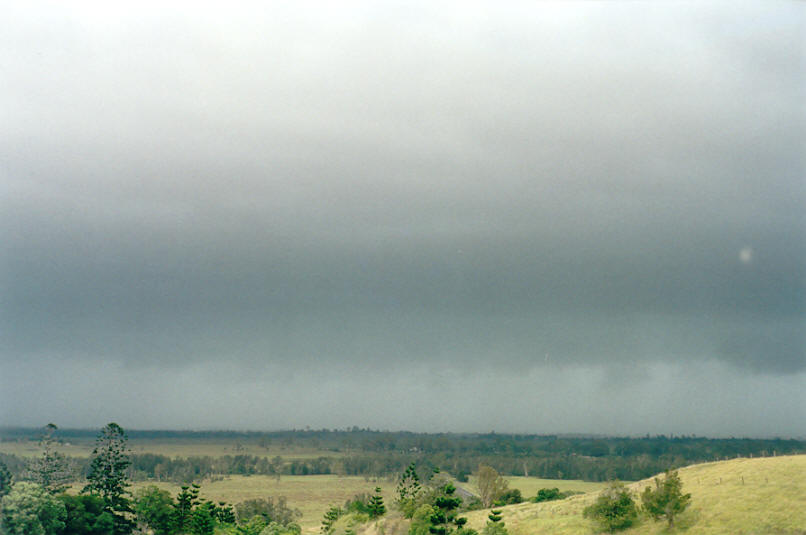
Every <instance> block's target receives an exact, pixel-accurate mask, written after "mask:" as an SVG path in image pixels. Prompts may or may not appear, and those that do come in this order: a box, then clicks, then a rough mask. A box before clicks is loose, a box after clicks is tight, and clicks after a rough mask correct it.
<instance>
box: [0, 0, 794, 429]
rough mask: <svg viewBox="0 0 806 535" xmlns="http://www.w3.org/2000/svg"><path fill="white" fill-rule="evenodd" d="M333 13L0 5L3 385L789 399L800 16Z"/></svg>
mask: <svg viewBox="0 0 806 535" xmlns="http://www.w3.org/2000/svg"><path fill="white" fill-rule="evenodd" d="M318 7H319V9H318V10H315V11H314V12H309V11H303V10H296V9H294V8H290V7H289V8H282V7H278V6H272V7H270V8H263V9H258V8H256V7H254V6H249V7H247V6H241V7H240V8H237V9H233V10H231V11H221V10H217V9H214V8H212V7H209V6H208V7H207V8H205V9H200V10H198V11H197V10H188V11H193V13H192V14H188V13H185V12H181V11H184V10H179V11H176V12H171V11H170V10H168V11H161V12H158V11H156V10H155V9H151V8H140V9H139V11H138V10H134V11H124V10H121V11H115V8H111V7H108V6H103V7H102V6H92V7H88V8H82V7H77V8H74V9H72V10H69V9H67V8H63V7H59V6H56V7H54V6H50V7H49V8H48V9H42V10H39V11H37V10H35V9H29V8H23V9H19V10H17V11H14V10H13V9H12V8H8V9H7V13H6V14H7V16H6V17H3V20H4V21H5V22H4V23H2V30H3V31H2V32H0V35H2V37H0V67H2V70H3V72H4V73H6V74H5V75H4V76H5V82H4V84H3V86H2V88H1V89H0V91H2V93H0V99H2V103H3V108H4V111H3V116H4V128H3V132H2V134H0V156H2V168H0V172H2V197H3V201H2V208H3V209H2V215H0V225H2V229H3V230H2V236H3V242H4V259H3V269H2V273H0V283H2V288H3V298H2V299H3V301H2V332H3V339H2V346H0V359H2V363H3V366H4V367H12V366H15V365H16V363H19V362H20V361H22V360H25V361H28V362H40V363H41V366H42V367H44V366H46V365H48V363H50V364H53V362H54V360H53V359H55V362H58V363H63V366H65V368H67V367H71V366H72V369H74V370H77V369H80V367H81V366H84V365H86V363H87V362H97V361H99V360H104V361H106V362H107V364H106V366H111V368H109V370H113V369H114V366H115V365H117V364H120V365H122V366H124V367H125V369H127V370H130V372H131V373H147V370H148V369H151V368H154V367H157V366H158V367H160V368H163V369H169V370H173V371H172V372H170V373H174V374H187V373H191V371H189V370H196V369H197V367H198V366H202V367H204V366H208V365H212V364H211V363H215V362H221V361H226V362H228V363H229V365H230V366H231V367H232V368H234V369H241V370H247V371H245V372H244V374H245V376H246V377H263V380H265V381H270V379H269V377H270V376H271V374H270V373H269V372H267V371H266V370H267V369H271V370H275V371H276V370H279V369H282V370H284V371H283V372H282V373H293V372H290V371H288V370H292V369H299V370H307V371H308V372H309V373H312V372H310V370H314V369H317V368H318V367H321V366H324V367H326V368H329V369H333V370H337V371H338V374H337V376H338V377H348V376H351V375H352V374H353V373H354V371H353V370H355V369H363V370H369V371H373V370H374V371H375V372H377V373H386V371H388V370H395V373H399V374H401V376H403V377H409V378H410V380H411V381H412V382H416V381H418V380H419V379H416V378H415V375H416V373H415V371H411V370H409V371H407V366H410V367H411V369H412V370H415V369H419V368H418V367H419V366H435V367H445V369H449V370H452V373H457V372H458V371H460V370H463V371H464V372H465V373H470V372H469V371H468V370H470V371H472V370H475V371H474V372H472V373H474V374H475V375H472V377H470V379H469V381H470V382H474V381H476V380H477V379H478V378H479V377H482V376H483V375H484V374H486V373H487V370H489V366H490V365H491V363H494V364H496V365H499V366H498V368H499V372H500V373H504V372H505V371H507V370H508V371H509V372H511V373H512V374H524V373H532V372H531V371H530V370H535V369H538V370H540V369H542V370H550V369H567V370H569V371H568V373H569V374H571V375H568V376H567V377H565V379H562V380H560V379H558V380H557V381H556V384H560V383H563V381H566V382H567V384H572V383H574V382H575V381H576V382H585V381H587V380H588V379H586V378H589V377H592V375H591V374H594V373H599V371H601V370H610V372H607V373H610V378H611V379H614V380H615V377H616V376H622V375H624V374H625V373H626V372H625V370H627V369H640V368H641V366H648V367H651V368H652V369H653V370H657V369H660V368H657V367H658V366H670V365H679V364H680V363H682V365H684V366H689V365H691V363H692V362H695V361H707V362H712V363H713V366H716V367H717V368H718V369H720V370H723V368H722V367H726V368H724V369H731V370H734V372H735V373H739V374H740V375H742V374H744V375H748V374H761V375H764V376H766V375H769V376H772V377H783V378H782V379H781V380H791V381H795V382H797V381H801V380H802V377H803V373H804V370H805V369H806V335H805V334H804V333H806V329H804V320H806V283H805V282H804V281H805V280H806V279H805V274H806V215H804V214H806V212H804V210H803V206H804V205H806V186H805V185H804V179H803V176H804V170H806V169H805V167H806V166H804V152H803V150H802V140H803V139H804V134H806V119H805V118H804V111H803V106H802V102H803V101H804V97H806V90H805V88H806V85H805V81H804V70H803V60H804V57H803V50H804V48H803V44H804V43H803V38H802V35H803V34H804V32H803V30H804V10H803V8H802V6H799V5H797V4H785V3H782V4H758V5H755V6H745V7H742V8H736V6H731V7H730V8H728V7H727V5H724V6H723V5H716V4H715V5H710V6H705V7H696V8H695V7H694V6H688V7H681V6H642V8H641V9H637V8H636V7H635V6H634V5H633V4H630V3H624V4H604V5H598V4H581V5H573V6H571V7H564V6H557V5H545V6H541V7H538V8H535V7H531V6H518V5H511V6H508V7H503V8H491V7H487V6H484V5H471V6H469V7H468V6H467V5H465V4H462V6H461V9H460V7H459V6H458V5H457V6H453V7H452V8H447V7H442V8H434V7H426V6H419V7H415V8H412V9H407V10H406V12H405V13H401V12H398V11H397V10H394V9H392V8H391V7H386V8H382V7H373V6H370V5H356V6H353V9H351V10H342V9H339V10H331V9H330V8H328V7H327V6H326V5H322V6H318ZM757 21H763V22H757ZM71 363H72V364H71ZM79 363H82V364H79ZM500 364H503V369H502V368H501V366H500ZM705 366H706V368H704V369H707V370H711V371H710V372H709V373H711V372H713V370H715V369H717V368H708V367H707V366H708V365H705ZM26 369H27V368H26ZM104 369H106V368H104ZM135 370H139V371H136V372H135ZM143 370H145V371H143ZM579 370H599V371H595V372H594V371H589V372H584V373H582V372H578V371H579ZM369 371H368V372H367V373H370V372H369ZM734 372H731V373H734ZM31 373H32V374H33V373H34V371H33V368H32V369H31ZM109 373H110V374H113V373H114V372H113V371H109ZM192 373H195V372H192ZM200 373H201V372H200ZM417 373H419V372H417ZM546 373H548V371H547V372H546ZM653 373H654V372H653ZM713 373H716V372H713ZM407 374H408V375H407ZM580 374H581V375H580ZM586 374H587V375H586ZM202 375H204V374H202ZM787 376H788V377H789V379H787ZM236 377H237V378H238V380H237V381H236V380H235V379H233V381H234V382H235V383H239V381H242V380H244V376H241V375H240V374H238V373H236ZM572 377H573V380H572ZM641 377H642V375H641V374H640V373H639V374H638V375H636V376H635V381H636V383H640V384H643V385H644V386H642V387H640V388H648V387H647V385H650V384H653V383H652V381H654V380H656V379H652V378H653V377H656V375H652V374H651V373H649V372H647V374H646V375H645V378H644V379H641ZM76 380H78V379H76ZM748 380H749V379H748ZM758 380H759V381H762V380H763V381H768V382H767V383H765V384H766V385H768V386H769V385H771V384H772V383H771V382H770V381H774V379H770V378H767V379H763V378H762V379H758ZM401 381H402V383H401V384H406V381H405V380H403V379H401ZM801 382H802V381H801ZM266 384H269V383H266ZM563 384H565V383H563ZM255 388H257V387H255ZM401 388H402V387H401ZM635 388H636V389H639V387H638V386H636V387H635ZM726 388H727V387H726ZM769 388H773V387H769ZM785 390H786V388H782V389H781V391H785ZM634 395H635V396H638V395H639V393H638V390H636V391H635V392H634ZM313 406H314V405H313V404H312V405H311V407H313ZM683 413H685V410H683V409H681V412H680V414H683ZM84 414H86V413H84ZM789 414H791V411H790V413H789ZM636 418H638V417H637V416H636ZM144 421H145V420H144ZM591 421H593V420H590V419H588V420H585V419H582V420H580V424H579V425H580V426H584V425H586V424H585V422H591ZM681 421H683V420H682V419H681ZM400 422H401V423H400V424H399V425H400V426H403V427H405V426H407V425H409V424H406V423H405V418H402V417H401V418H400ZM348 423H349V422H348ZM144 425H145V424H144ZM165 425H176V424H170V423H166V424H165ZM200 425H215V424H213V423H210V422H207V423H202V424H200ZM252 425H259V424H257V423H255V424H252ZM289 425H291V424H289ZM323 425H327V424H323ZM345 425H346V424H345ZM429 425H432V424H429ZM433 425H435V426H436V425H437V424H436V423H433ZM463 425H464V424H463ZM467 425H468V426H470V423H469V422H468V423H467ZM513 428H517V426H516V425H513ZM633 428H635V429H639V431H640V426H639V425H638V424H634V425H633ZM759 429H760V428H759ZM759 432H761V431H759ZM764 432H766V431H764Z"/></svg>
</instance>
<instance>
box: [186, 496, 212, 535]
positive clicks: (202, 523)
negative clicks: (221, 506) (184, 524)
mask: <svg viewBox="0 0 806 535" xmlns="http://www.w3.org/2000/svg"><path fill="white" fill-rule="evenodd" d="M214 509H215V505H214V504H213V503H212V502H209V501H208V502H204V503H203V504H201V505H199V506H198V507H196V509H194V511H193V514H192V516H191V521H190V532H191V533H192V534H193V535H213V532H214V531H215V514H214Z"/></svg>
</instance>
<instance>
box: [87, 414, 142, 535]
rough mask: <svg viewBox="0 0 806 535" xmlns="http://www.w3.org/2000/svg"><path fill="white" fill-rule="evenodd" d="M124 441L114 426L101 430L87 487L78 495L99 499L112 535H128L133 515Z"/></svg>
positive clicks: (128, 461)
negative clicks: (112, 523) (110, 521)
mask: <svg viewBox="0 0 806 535" xmlns="http://www.w3.org/2000/svg"><path fill="white" fill-rule="evenodd" d="M126 441H127V438H126V432H125V431H124V430H123V428H122V427H120V426H119V425H118V424H116V423H114V422H112V423H109V424H107V426H106V427H104V428H103V429H102V430H101V432H100V434H99V435H98V438H97V439H96V440H95V448H94V449H93V450H92V461H91V462H90V473H89V475H87V481H88V483H87V485H86V486H85V487H84V489H83V490H82V491H81V492H83V493H90V494H93V495H97V496H100V497H101V499H103V501H104V507H105V509H106V511H108V512H109V513H111V514H112V517H113V518H114V520H115V534H116V535H121V534H126V533H131V531H132V528H133V525H134V522H132V520H131V519H130V518H129V516H128V514H130V513H132V512H133V511H132V507H131V503H130V501H129V498H128V494H129V493H128V491H127V490H126V489H127V487H129V481H128V476H127V475H126V469H127V468H128V467H129V465H130V464H131V461H130V460H129V453H128V448H127V446H126Z"/></svg>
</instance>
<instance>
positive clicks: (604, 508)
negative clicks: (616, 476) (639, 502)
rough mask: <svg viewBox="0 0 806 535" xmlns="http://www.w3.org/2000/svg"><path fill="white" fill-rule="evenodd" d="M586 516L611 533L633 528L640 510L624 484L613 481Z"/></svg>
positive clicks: (585, 512) (588, 509) (587, 508)
mask: <svg viewBox="0 0 806 535" xmlns="http://www.w3.org/2000/svg"><path fill="white" fill-rule="evenodd" d="M584 515H585V517H587V518H591V519H593V520H594V521H595V522H596V523H597V524H599V527H601V528H602V529H603V530H605V531H609V532H611V533H613V532H615V531H618V530H621V529H626V528H628V527H630V526H632V525H633V524H634V523H635V521H636V519H637V518H638V508H637V507H636V505H635V501H634V500H633V498H632V494H631V493H630V491H629V490H628V489H627V487H625V486H624V484H623V483H620V482H618V481H613V482H611V483H610V485H609V486H608V487H607V488H606V489H605V490H603V491H602V493H601V494H599V497H598V498H597V499H596V502H594V503H593V505H590V506H588V507H586V508H585V511H584Z"/></svg>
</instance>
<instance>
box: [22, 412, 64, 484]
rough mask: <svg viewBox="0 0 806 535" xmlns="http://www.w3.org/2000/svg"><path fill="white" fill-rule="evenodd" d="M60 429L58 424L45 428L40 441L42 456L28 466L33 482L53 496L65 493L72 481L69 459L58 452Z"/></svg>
mask: <svg viewBox="0 0 806 535" xmlns="http://www.w3.org/2000/svg"><path fill="white" fill-rule="evenodd" d="M58 429H59V428H58V427H56V424H52V423H50V424H48V425H46V426H45V428H44V430H43V433H42V436H41V437H40V439H39V447H40V448H42V455H41V456H40V457H37V458H35V459H33V460H32V461H31V462H30V463H29V465H28V475H29V477H30V478H31V480H32V481H33V482H34V483H37V484H38V485H40V486H41V487H42V488H43V489H45V490H46V491H48V492H49V493H51V494H59V493H60V492H63V491H64V490H65V489H66V488H67V482H69V481H70V479H72V478H71V474H70V469H69V467H68V465H67V458H66V457H65V456H64V455H62V454H61V453H59V452H58V451H56V445H57V444H58V440H57V439H56V431H57V430H58Z"/></svg>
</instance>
